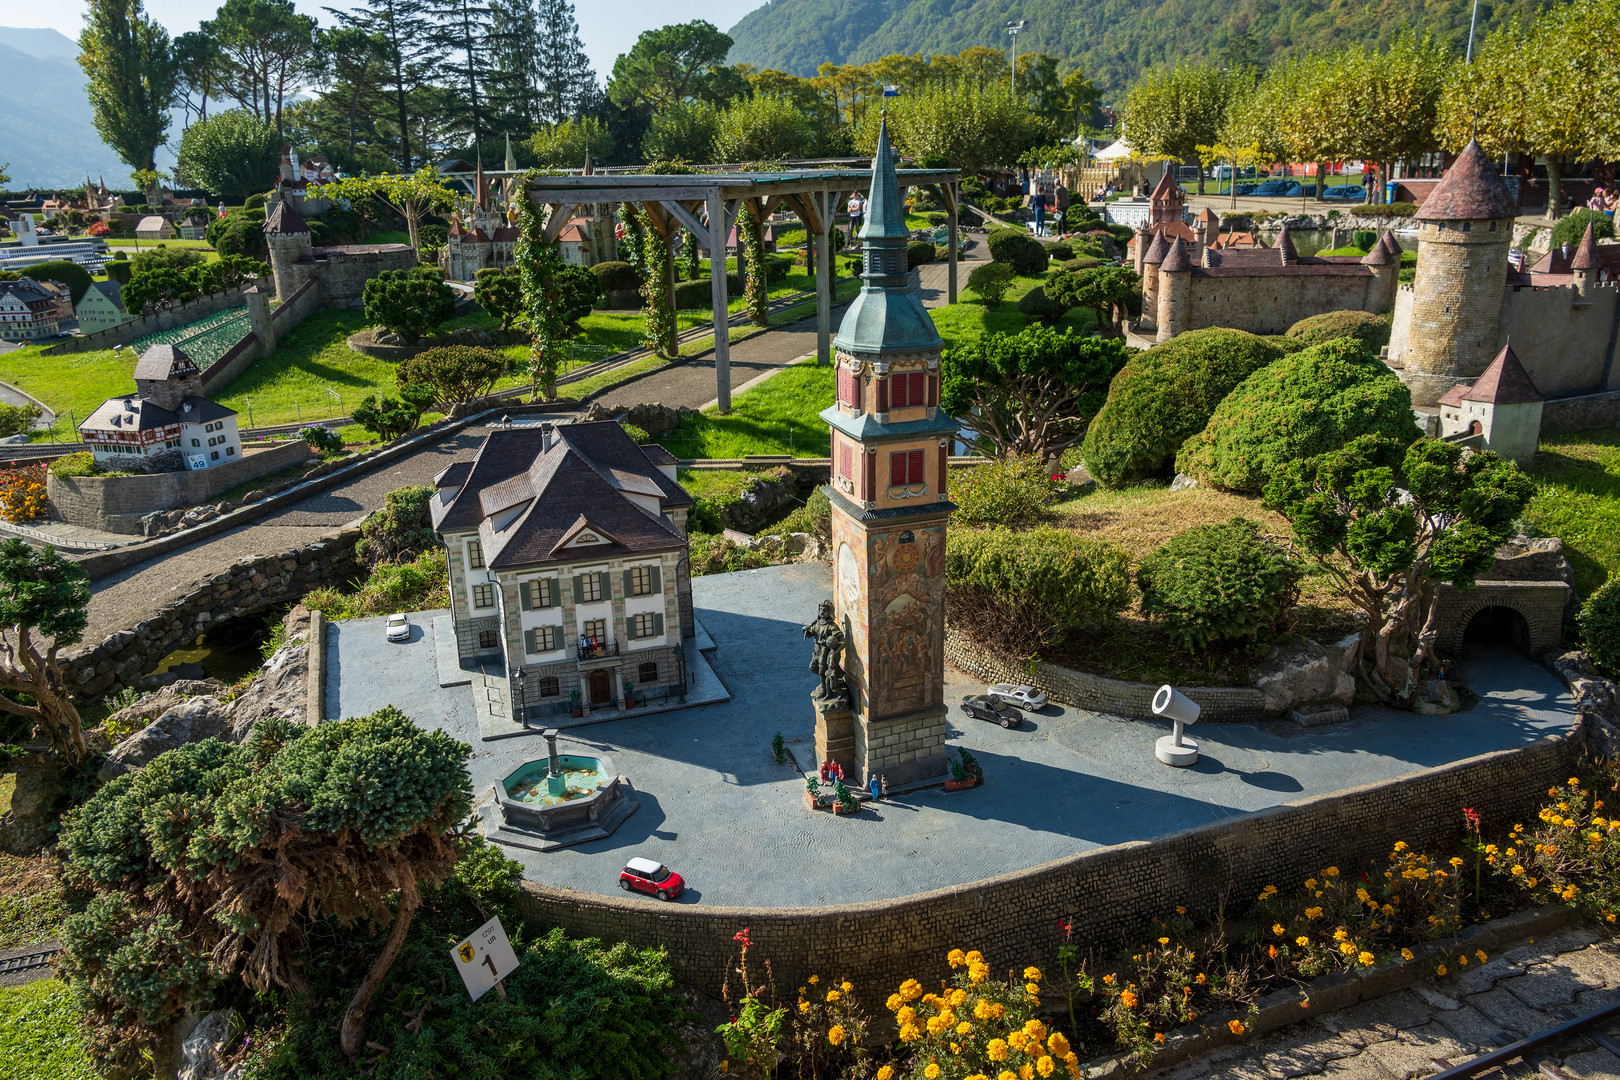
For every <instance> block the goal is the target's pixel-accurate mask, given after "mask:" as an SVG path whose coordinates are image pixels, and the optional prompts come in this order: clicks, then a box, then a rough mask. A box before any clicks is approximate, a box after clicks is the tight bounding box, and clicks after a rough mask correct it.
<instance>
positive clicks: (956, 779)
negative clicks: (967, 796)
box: [945, 747, 984, 791]
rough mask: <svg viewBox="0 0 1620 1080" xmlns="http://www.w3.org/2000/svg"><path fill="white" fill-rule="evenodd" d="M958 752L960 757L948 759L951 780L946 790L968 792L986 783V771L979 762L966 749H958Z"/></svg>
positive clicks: (947, 782) (947, 783) (946, 784)
mask: <svg viewBox="0 0 1620 1080" xmlns="http://www.w3.org/2000/svg"><path fill="white" fill-rule="evenodd" d="M956 752H957V754H959V755H960V756H959V757H953V758H949V759H947V760H948V761H949V762H950V766H951V778H950V779H949V780H947V781H945V790H946V791H966V790H968V789H969V788H976V787H978V786H979V785H980V784H982V783H984V769H983V767H981V766H980V765H979V762H978V760H977V759H975V758H974V756H973V755H972V754H970V753H968V752H967V748H966V747H958V748H957V750H956Z"/></svg>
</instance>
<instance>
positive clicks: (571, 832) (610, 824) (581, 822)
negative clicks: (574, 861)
mask: <svg viewBox="0 0 1620 1080" xmlns="http://www.w3.org/2000/svg"><path fill="white" fill-rule="evenodd" d="M629 787H630V785H629V782H628V781H626V780H625V778H624V777H622V776H620V775H619V774H618V772H617V771H616V770H615V769H614V767H613V761H612V759H611V758H608V757H607V756H605V755H598V756H587V755H582V754H554V755H553V756H552V757H550V758H539V759H536V760H533V761H526V762H524V763H523V764H522V765H519V766H518V767H517V768H516V769H514V770H513V771H512V772H510V773H508V774H507V775H506V776H505V777H503V778H502V779H501V780H500V781H499V782H497V783H496V784H495V786H494V789H493V791H492V792H491V794H492V795H493V796H494V801H493V806H492V807H491V808H489V811H487V812H486V813H485V814H484V815H482V817H483V822H484V834H485V835H486V836H487V837H489V838H490V839H491V840H495V841H497V842H499V843H509V844H513V845H515V846H519V847H528V848H534V849H536V850H539V851H547V850H550V849H551V848H557V847H565V846H567V845H569V844H580V843H584V842H585V841H587V840H597V839H600V838H602V837H604V836H607V835H609V834H611V833H612V832H613V830H614V829H616V828H618V827H619V825H620V824H621V823H622V822H623V821H624V819H625V818H627V817H629V816H630V815H631V814H632V813H634V812H635V810H636V808H637V806H638V805H639V804H638V803H637V802H636V801H635V800H634V799H632V798H630V797H628V794H627V793H628V791H629Z"/></svg>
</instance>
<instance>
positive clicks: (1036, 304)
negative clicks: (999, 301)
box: [1018, 285, 1069, 326]
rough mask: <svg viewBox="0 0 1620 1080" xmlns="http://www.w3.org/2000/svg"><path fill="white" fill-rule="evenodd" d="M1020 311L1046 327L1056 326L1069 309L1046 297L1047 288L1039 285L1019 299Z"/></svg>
mask: <svg viewBox="0 0 1620 1080" xmlns="http://www.w3.org/2000/svg"><path fill="white" fill-rule="evenodd" d="M1018 310H1019V311H1020V312H1021V313H1023V314H1024V315H1027V316H1028V317H1029V318H1031V319H1034V320H1035V321H1037V322H1039V323H1041V324H1043V325H1045V326H1056V325H1057V322H1058V320H1059V319H1061V318H1063V316H1064V314H1065V313H1066V312H1067V311H1068V310H1069V309H1068V308H1067V307H1064V306H1063V305H1062V304H1060V303H1058V302H1057V301H1056V300H1053V299H1052V298H1051V297H1050V296H1048V295H1046V286H1044V285H1037V286H1035V287H1034V288H1033V289H1031V290H1029V292H1027V293H1025V294H1024V295H1023V296H1021V297H1019V298H1018Z"/></svg>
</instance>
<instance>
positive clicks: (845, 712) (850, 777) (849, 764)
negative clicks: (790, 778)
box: [810, 694, 856, 784]
mask: <svg viewBox="0 0 1620 1080" xmlns="http://www.w3.org/2000/svg"><path fill="white" fill-rule="evenodd" d="M810 705H811V707H812V708H813V709H815V710H816V770H817V771H818V772H819V771H820V769H821V766H822V763H823V762H827V761H836V762H838V764H839V765H840V766H841V767H842V768H843V770H844V782H845V783H847V784H853V783H854V782H855V780H856V774H855V716H854V714H853V713H851V712H850V711H849V702H847V701H824V700H822V699H821V698H820V697H818V696H817V695H815V694H811V695H810Z"/></svg>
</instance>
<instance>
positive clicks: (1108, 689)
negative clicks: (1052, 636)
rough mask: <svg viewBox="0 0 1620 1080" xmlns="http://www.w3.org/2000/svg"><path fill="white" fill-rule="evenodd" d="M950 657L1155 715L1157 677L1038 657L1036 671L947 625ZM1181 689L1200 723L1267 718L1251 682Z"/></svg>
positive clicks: (1102, 705)
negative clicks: (1096, 670)
mask: <svg viewBox="0 0 1620 1080" xmlns="http://www.w3.org/2000/svg"><path fill="white" fill-rule="evenodd" d="M945 661H946V662H947V663H949V664H951V665H952V666H953V667H955V668H957V669H958V670H961V671H965V672H967V673H968V674H969V675H972V676H973V677H974V678H976V679H980V680H982V681H983V682H985V683H986V684H988V683H998V682H1010V683H1019V684H1023V685H1030V686H1034V687H1035V688H1036V689H1037V690H1042V691H1044V692H1045V693H1046V696H1047V697H1049V698H1051V699H1052V700H1053V701H1060V702H1062V703H1063V704H1065V705H1073V706H1075V707H1076V708H1081V709H1088V710H1090V711H1092V712H1100V713H1108V714H1110V715H1112V716H1123V717H1127V718H1130V719H1137V720H1143V719H1148V718H1150V717H1152V716H1153V694H1154V692H1155V691H1156V690H1158V686H1156V685H1154V684H1152V683H1135V682H1125V681H1124V680H1122V679H1106V678H1103V677H1102V676H1101V675H1092V674H1089V673H1088V672H1084V671H1076V670H1075V669H1073V668H1067V667H1064V666H1063V665H1061V664H1051V663H1047V662H1046V661H1044V660H1040V661H1037V662H1036V664H1035V672H1034V674H1033V675H1031V673H1030V671H1029V669H1028V668H1025V667H1019V666H1018V665H1016V664H1013V663H1011V662H1009V661H1007V660H1003V659H1002V658H1000V657H998V656H993V655H991V654H990V653H989V652H988V651H987V650H985V649H983V648H981V647H979V646H977V645H974V644H973V643H972V642H970V641H968V640H967V638H966V637H965V636H964V635H963V634H962V633H961V632H960V631H957V630H953V629H951V628H949V627H947V628H946V630H945ZM1176 689H1177V690H1179V691H1180V692H1181V693H1183V694H1185V695H1186V696H1187V697H1189V698H1191V699H1192V700H1193V701H1195V702H1197V703H1198V705H1199V707H1201V708H1202V709H1203V710H1204V711H1203V713H1202V715H1200V716H1199V718H1198V719H1199V722H1200V723H1206V724H1207V723H1217V724H1219V723H1255V722H1257V721H1260V720H1264V719H1265V718H1266V705H1265V697H1264V695H1262V694H1261V693H1260V691H1259V690H1256V689H1254V688H1253V687H1249V686H1178V687H1176Z"/></svg>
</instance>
